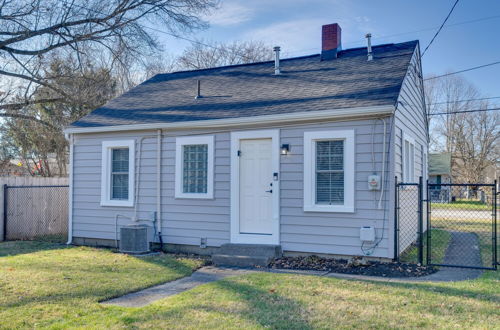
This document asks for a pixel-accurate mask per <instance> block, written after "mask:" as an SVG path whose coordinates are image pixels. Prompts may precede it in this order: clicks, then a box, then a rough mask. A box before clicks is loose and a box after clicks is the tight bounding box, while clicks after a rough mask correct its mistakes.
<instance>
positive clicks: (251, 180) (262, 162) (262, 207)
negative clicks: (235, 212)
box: [240, 139, 273, 235]
mask: <svg viewBox="0 0 500 330" xmlns="http://www.w3.org/2000/svg"><path fill="white" fill-rule="evenodd" d="M271 152H272V139H255V140H254V139H252V140H240V233H241V234H260V235H271V234H272V233H273V229H272V221H273V213H272V211H273V200H272V194H273V187H272V184H273V169H272V159H271V156H272V154H271Z"/></svg>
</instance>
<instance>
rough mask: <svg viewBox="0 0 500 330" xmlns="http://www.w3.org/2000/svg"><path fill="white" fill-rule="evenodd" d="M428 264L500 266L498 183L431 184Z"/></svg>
mask: <svg viewBox="0 0 500 330" xmlns="http://www.w3.org/2000/svg"><path fill="white" fill-rule="evenodd" d="M427 189H428V196H429V198H428V200H427V205H428V208H427V209H428V214H427V222H428V227H429V228H430V230H428V231H427V243H428V244H427V263H428V264H429V265H433V266H446V267H462V268H476V269H497V265H498V246H497V199H498V192H497V185H496V181H495V183H494V184H482V183H466V184H456V183H441V184H428V185H427Z"/></svg>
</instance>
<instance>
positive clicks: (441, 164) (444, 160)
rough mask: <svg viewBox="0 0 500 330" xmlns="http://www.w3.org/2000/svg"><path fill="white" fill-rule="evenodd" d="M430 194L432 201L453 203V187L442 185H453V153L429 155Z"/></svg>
mask: <svg viewBox="0 0 500 330" xmlns="http://www.w3.org/2000/svg"><path fill="white" fill-rule="evenodd" d="M429 183H431V184H435V185H434V186H432V185H431V186H430V187H429V188H430V189H429V194H430V197H431V201H433V202H440V203H449V202H451V189H450V188H451V187H450V186H446V185H444V186H441V184H446V183H452V179H451V153H449V152H442V153H431V154H429Z"/></svg>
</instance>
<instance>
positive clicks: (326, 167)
mask: <svg viewBox="0 0 500 330" xmlns="http://www.w3.org/2000/svg"><path fill="white" fill-rule="evenodd" d="M316 203H317V204H326V205H339V204H343V203H344V141H343V140H330V141H316Z"/></svg>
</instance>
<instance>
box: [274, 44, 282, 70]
mask: <svg viewBox="0 0 500 330" xmlns="http://www.w3.org/2000/svg"><path fill="white" fill-rule="evenodd" d="M280 50H281V48H280V46H276V47H274V48H273V51H274V74H281V71H280Z"/></svg>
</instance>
